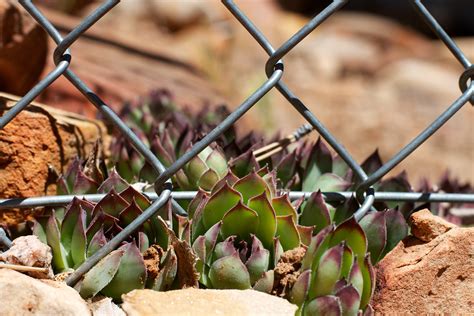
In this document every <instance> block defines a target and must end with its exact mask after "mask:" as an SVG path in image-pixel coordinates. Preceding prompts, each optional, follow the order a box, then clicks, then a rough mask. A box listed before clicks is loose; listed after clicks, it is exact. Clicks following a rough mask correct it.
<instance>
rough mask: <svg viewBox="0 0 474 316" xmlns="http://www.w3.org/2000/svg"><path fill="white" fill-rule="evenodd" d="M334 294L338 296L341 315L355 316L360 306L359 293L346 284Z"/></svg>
mask: <svg viewBox="0 0 474 316" xmlns="http://www.w3.org/2000/svg"><path fill="white" fill-rule="evenodd" d="M336 296H337V297H339V300H340V302H341V307H342V315H344V316H346V315H347V316H357V313H358V311H359V306H360V295H359V292H357V290H356V289H355V288H354V287H353V286H351V285H348V286H346V287H344V288H342V289H340V290H339V291H337V293H336Z"/></svg>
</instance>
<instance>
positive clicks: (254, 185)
mask: <svg viewBox="0 0 474 316" xmlns="http://www.w3.org/2000/svg"><path fill="white" fill-rule="evenodd" d="M233 188H234V190H237V191H238V192H240V194H242V198H243V202H244V203H245V204H247V202H248V200H249V199H250V198H252V197H254V196H258V195H260V194H262V193H263V192H266V193H267V196H268V197H269V196H270V191H269V189H268V186H267V183H266V182H265V181H264V180H263V179H262V177H261V176H259V175H258V174H257V173H256V172H255V171H252V172H251V173H250V174H248V175H247V176H245V177H243V178H242V179H240V180H239V181H237V182H236V183H235V184H234V186H233Z"/></svg>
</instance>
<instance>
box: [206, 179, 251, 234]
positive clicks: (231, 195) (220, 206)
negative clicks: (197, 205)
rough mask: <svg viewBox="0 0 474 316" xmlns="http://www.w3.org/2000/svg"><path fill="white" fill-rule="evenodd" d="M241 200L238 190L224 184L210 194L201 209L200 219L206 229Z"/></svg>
mask: <svg viewBox="0 0 474 316" xmlns="http://www.w3.org/2000/svg"><path fill="white" fill-rule="evenodd" d="M241 200H242V196H241V195H240V193H239V192H237V191H236V190H234V189H232V188H231V187H230V186H229V185H228V184H225V185H224V186H223V187H222V188H221V189H220V190H219V191H217V192H216V193H215V194H214V195H212V196H211V197H210V199H209V201H208V202H207V204H206V206H205V207H204V209H203V213H202V220H203V224H204V228H205V229H206V231H207V230H208V229H209V228H211V227H212V226H213V225H215V224H216V223H217V222H219V221H221V220H222V219H223V218H224V215H225V214H226V213H227V212H228V211H229V210H231V209H232V208H234V207H235V206H236V205H238V203H239V201H241Z"/></svg>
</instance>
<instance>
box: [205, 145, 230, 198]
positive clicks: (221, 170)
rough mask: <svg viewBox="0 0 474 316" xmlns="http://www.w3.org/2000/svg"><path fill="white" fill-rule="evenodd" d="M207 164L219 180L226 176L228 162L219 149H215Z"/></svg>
mask: <svg viewBox="0 0 474 316" xmlns="http://www.w3.org/2000/svg"><path fill="white" fill-rule="evenodd" d="M206 164H207V166H208V167H209V168H211V169H212V170H213V171H215V172H216V174H217V177H218V179H220V178H221V177H223V176H225V174H226V173H227V161H226V159H225V157H224V154H223V153H221V152H220V151H219V150H218V149H214V150H213V151H212V153H211V154H210V155H209V156H208V157H207V159H206ZM216 182H217V181H216ZM211 189H212V188H211Z"/></svg>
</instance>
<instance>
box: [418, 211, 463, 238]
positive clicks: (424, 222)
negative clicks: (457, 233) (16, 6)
mask: <svg viewBox="0 0 474 316" xmlns="http://www.w3.org/2000/svg"><path fill="white" fill-rule="evenodd" d="M410 224H411V233H412V235H413V236H415V237H416V238H418V239H420V240H422V241H425V242H430V241H431V240H433V239H435V238H436V237H438V236H439V235H442V234H444V233H446V232H447V231H448V230H450V229H452V228H454V227H456V225H454V224H451V223H450V222H448V221H445V220H444V219H442V218H441V217H438V216H433V214H432V213H431V212H430V210H428V209H424V210H421V211H418V212H416V213H413V214H412V215H411V216H410Z"/></svg>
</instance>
